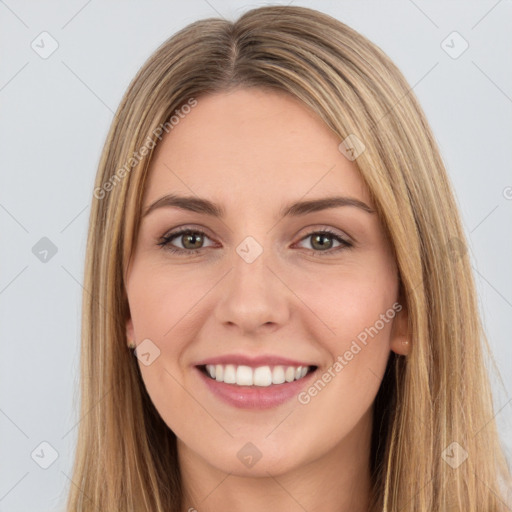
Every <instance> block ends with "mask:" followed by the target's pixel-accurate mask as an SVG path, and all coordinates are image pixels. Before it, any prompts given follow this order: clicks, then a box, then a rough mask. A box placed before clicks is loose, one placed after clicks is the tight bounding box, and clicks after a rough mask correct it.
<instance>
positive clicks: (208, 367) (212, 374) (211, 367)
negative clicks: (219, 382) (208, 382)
mask: <svg viewBox="0 0 512 512" xmlns="http://www.w3.org/2000/svg"><path fill="white" fill-rule="evenodd" d="M206 370H207V371H208V374H209V375H210V377H211V378H212V379H215V365H214V364H207V365H206Z"/></svg>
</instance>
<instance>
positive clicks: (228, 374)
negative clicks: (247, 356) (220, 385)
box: [198, 364, 317, 387]
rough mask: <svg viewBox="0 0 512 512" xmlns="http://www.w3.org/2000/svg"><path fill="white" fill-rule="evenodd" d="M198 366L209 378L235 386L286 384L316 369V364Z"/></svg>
mask: <svg viewBox="0 0 512 512" xmlns="http://www.w3.org/2000/svg"><path fill="white" fill-rule="evenodd" d="M198 368H199V369H200V370H201V371H202V372H203V373H204V374H205V375H206V376H208V377H209V378H210V379H212V380H215V381H217V382H224V383H225V384H234V385H236V386H259V387H268V386H272V385H280V384H286V383H289V382H294V381H296V380H300V379H303V378H304V377H305V376H306V375H308V374H309V373H311V372H313V371H315V370H316V368H317V367H316V366H284V365H273V366H268V365H267V366H257V367H254V368H253V367H251V366H246V365H235V364H206V365H200V366H198Z"/></svg>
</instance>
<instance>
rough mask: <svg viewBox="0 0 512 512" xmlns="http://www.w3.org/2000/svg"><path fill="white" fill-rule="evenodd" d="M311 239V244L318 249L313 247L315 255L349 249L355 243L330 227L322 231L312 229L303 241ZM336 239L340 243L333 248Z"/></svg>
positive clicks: (324, 254)
mask: <svg viewBox="0 0 512 512" xmlns="http://www.w3.org/2000/svg"><path fill="white" fill-rule="evenodd" d="M308 239H309V240H311V246H312V247H313V248H316V249H318V250H314V249H313V253H314V255H315V256H326V255H330V254H332V253H335V252H338V251H340V250H343V249H348V248H350V247H353V244H352V243H351V242H349V241H348V240H345V239H344V238H343V237H341V236H340V235H338V234H337V233H335V232H334V231H331V230H330V229H329V228H325V229H323V230H321V231H311V232H310V233H308V234H307V235H306V236H305V237H304V238H302V240H301V241H304V240H308ZM330 239H331V240H334V241H336V242H338V243H339V244H340V245H339V246H338V247H335V248H333V246H332V244H333V242H332V241H329V240H330Z"/></svg>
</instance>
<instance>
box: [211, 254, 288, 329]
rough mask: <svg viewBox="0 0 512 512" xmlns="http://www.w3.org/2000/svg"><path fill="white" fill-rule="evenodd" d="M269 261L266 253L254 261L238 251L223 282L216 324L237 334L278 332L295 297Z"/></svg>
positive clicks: (286, 318)
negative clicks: (259, 331)
mask: <svg viewBox="0 0 512 512" xmlns="http://www.w3.org/2000/svg"><path fill="white" fill-rule="evenodd" d="M269 260H270V258H268V257H267V254H266V251H263V252H262V253H261V254H260V255H259V256H258V257H257V258H256V259H255V260H254V261H252V262H249V261H250V260H247V259H244V258H243V257H242V256H240V255H239V254H238V253H237V252H235V253H234V255H233V259H232V261H233V267H232V269H231V271H230V272H229V274H228V275H227V276H226V277H225V278H224V279H223V282H222V285H221V288H220V290H219V296H220V300H219V302H218V303H217V306H216V310H215V312H216V318H217V321H219V322H221V323H222V324H223V325H224V326H229V327H230V328H235V327H236V328H238V329H239V331H240V332H239V333H238V334H250V333H254V332H257V331H258V330H259V329H277V328H279V327H280V326H283V325H284V324H285V323H286V322H287V320H288V318H289V315H290V296H291V295H293V294H292V293H291V291H290V290H289V289H288V288H287V286H286V285H285V283H283V280H282V278H281V279H280V278H279V277H278V275H279V271H278V270H276V269H275V268H272V267H275V265H272V264H270V265H269V263H270V261H269Z"/></svg>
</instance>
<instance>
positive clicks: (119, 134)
mask: <svg viewBox="0 0 512 512" xmlns="http://www.w3.org/2000/svg"><path fill="white" fill-rule="evenodd" d="M235 87H264V88H270V89H272V90H276V89H277V90H280V91H285V92H287V93H288V94H290V95H292V96H294V97H296V98H298V99H300V100H302V102H303V103H304V104H305V105H307V106H308V107H309V108H311V109H312V110H313V111H314V112H316V113H317V114H318V116H320V118H322V119H323V120H324V122H325V123H326V125H327V126H328V127H330V129H332V130H333V131H334V132H335V133H336V134H337V135H338V136H339V138H340V142H341V141H342V140H344V139H345V138H346V137H347V136H349V135H355V136H356V137H357V138H358V139H359V140H361V141H362V142H363V143H364V145H365V147H366V149H365V151H364V152H363V153H362V154H361V155H360V156H359V157H358V158H357V160H356V161H355V163H356V164H357V167H358V169H359V171H360V173H361V176H362V178H363V180H364V182H365V183H366V185H367V187H368V189H369V191H370V194H371V197H372V199H373V201H374V204H375V205H376V207H377V210H378V213H379V215H380V217H381V219H382V221H383V225H384V226H385V229H386V233H387V235H388V236H389V239H390V241H391V244H392V246H393V250H394V253H395V257H396V261H397V265H398V268H399V277H400V283H401V295H402V298H403V301H404V304H405V306H406V308H407V311H408V317H409V332H410V340H411V351H410V354H409V355H408V356H407V357H399V356H396V355H395V354H394V353H391V356H390V359H389V363H388V368H387V371H386V374H385V377H384V379H383V382H382V385H381V388H380V390H379V392H378V395H377V397H376V400H375V404H374V427H373V439H372V451H371V475H372V485H373V492H372V497H371V498H372V502H371V511H372V512H376V511H386V512H398V511H405V510H414V511H416V512H432V511H436V512H440V511H454V510H457V511H468V512H469V511H478V512H484V511H485V512H498V511H505V510H509V509H508V508H506V507H505V504H504V501H503V500H504V497H503V496H504V494H503V492H504V488H503V485H504V483H505V484H507V485H508V483H509V481H510V468H509V467H507V462H506V459H505V457H504V455H503V451H502V447H501V446H500V442H499V438H498V435H497V431H496V425H495V421H494V412H493V404H492V395H491V389H490V384H489V379H488V375H487V372H486V369H485V365H484V357H485V356H489V357H490V358H491V360H492V356H491V354H490V351H489V347H488V342H487V339H486V337H485V333H484V332H483V328H482V325H481V321H480V318H479V312H478V306H477V301H476V291H475V285H474V281H473V277H472V272H471V265H470V261H469V256H468V252H467V250H466V241H465V235H464V231H463V229H462V226H461V221H460V218H459V214H458V208H457V205H456V202H455V200H454V196H453V193H452V189H451V184H450V182H449V179H448V177H447V173H446V170H445V167H444V164H443V162H442V159H441V156H440V153H439V149H438V147H437V144H436V141H435V139H434V137H433V135H432V133H431V130H430V128H429V125H428V123H427V120H426V117H425V115H424V113H423V111H422V109H421V107H420V105H419V104H418V101H417V100H416V98H415V96H414V94H413V92H412V90H411V88H410V86H409V85H408V83H407V82H406V80H405V78H404V77H403V75H402V74H401V72H400V71H399V70H398V68H397V67H396V66H395V65H394V64H393V63H392V62H391V61H390V59H389V58H388V57H387V56H386V55H385V54H384V53H383V52H382V50H381V49H380V48H378V47H377V46H376V45H374V44H373V43H371V42H370V41H369V40H367V39H366V38H365V37H363V36H362V35H361V34H359V33H357V32H356V31H355V30H353V29H351V28H350V27H348V26H346V25H345V24H343V23H341V22H340V21H338V20H336V19H334V18H332V17H330V16H328V15H326V14H323V13H320V12H317V11H315V10H312V9H307V8H303V7H293V6H288V7H283V6H267V7H261V8H257V9H253V10H251V11H248V12H246V13H245V14H243V15H242V16H241V17H240V18H239V19H238V20H237V21H235V22H228V21H225V20H221V19H206V20H201V21H197V22H194V23H192V24H190V25H188V26H187V27H185V28H184V29H182V30H181V31H179V32H178V33H177V34H175V35H174V36H173V37H171V38H170V39H168V40H167V41H166V42H165V43H164V44H162V45H161V46H160V47H159V48H158V49H157V50H156V52H155V53H154V54H153V55H152V56H151V57H150V58H149V59H148V61H147V62H146V63H145V64H144V65H143V67H142V68H141V69H140V71H139V72H138V74H137V76H136V77H135V78H134V79H133V81H132V83H131V84H130V86H129V88H128V90H127V92H126V94H125V96H124V98H123V100H122V102H121V104H120V106H119V108H118V110H117V113H116V116H115V119H114V121H113V123H112V126H111V129H110V132H109V135H108V138H107V141H106V143H105V147H104V149H103V153H102V157H101V162H100V165H99V169H98V173H97V176H96V182H95V190H94V199H93V204H92V208H91V215H90V225H89V235H88V247H87V255H86V270H85V282H84V294H83V322H82V348H81V387H80V391H81V410H80V418H81V421H80V424H79V432H78V444H77V449H76V458H75V464H74V468H73V476H72V482H73V483H72V484H71V485H70V493H69V498H68V504H67V507H68V508H67V510H68V511H69V512H77V511H80V512H86V511H87V512H89V511H90V512H93V511H97V510H102V511H116V512H128V511H136V512H144V511H146V512H170V511H173V512H179V511H180V506H181V482H180V472H179V467H178V462H177V453H176V438H175V435H174V433H173V432H172V431H171V430H170V429H169V428H168V427H167V425H166V424H165V423H164V422H163V420H162V419H161V417H160V416H159V414H158V413H157V411H156V409H155V408H154V406H153V404H152V402H151V400H150V397H149V396H148V394H147V392H146V389H145V387H144V383H143V381H142V378H141V375H140V373H139V368H138V364H137V361H136V359H135V357H133V355H132V354H131V353H130V352H129V351H128V349H127V346H126V341H127V340H126V330H125V328H126V319H127V318H128V316H129V308H128V302H127V297H126V291H125V284H124V276H125V271H126V268H127V266H128V262H129V260H130V257H131V256H132V253H133V249H134V247H135V244H136V241H137V233H138V226H139V217H140V209H141V200H142V195H143V191H144V186H145V182H146V178H147V174H148V168H149V164H150V162H151V156H152V155H153V152H154V147H155V146H156V144H157V143H158V140H159V139H160V138H161V134H162V133H163V131H162V130H164V131H166V132H168V131H170V129H172V123H171V122H169V120H170V119H172V116H173V115H177V114H176V111H177V110H178V112H180V110H179V109H183V108H184V106H185V105H187V104H188V105H190V104H191V103H192V102H193V101H197V102H200V101H201V96H202V95H204V94H207V93H210V92H218V91H219V92H220V91H227V90H229V89H232V88H235ZM141 148H146V149H145V150H142V149H141ZM453 443H457V444H453ZM466 455H467V458H465V457H466ZM454 457H455V459H456V460H457V464H455V463H452V461H453V460H455V459H454ZM464 459H465V460H464ZM456 466H457V467H456Z"/></svg>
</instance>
